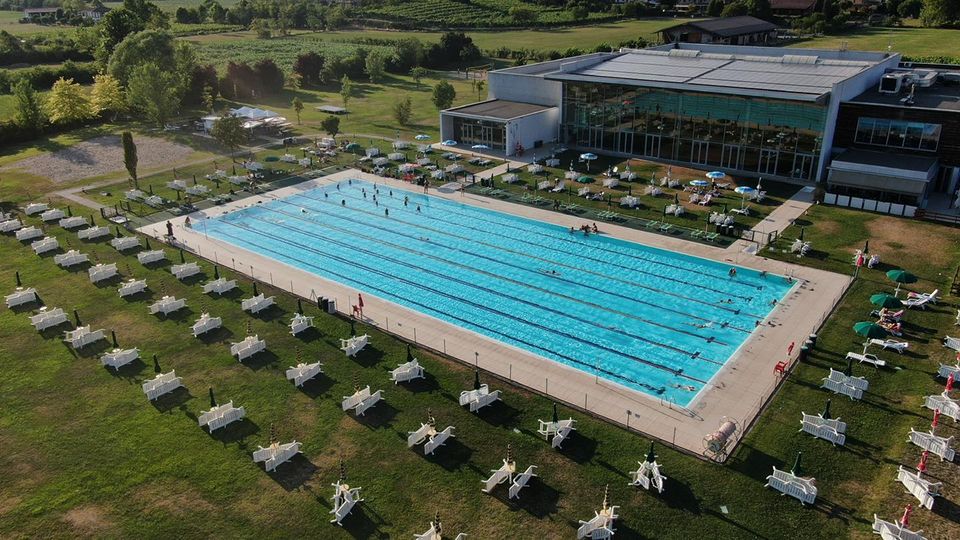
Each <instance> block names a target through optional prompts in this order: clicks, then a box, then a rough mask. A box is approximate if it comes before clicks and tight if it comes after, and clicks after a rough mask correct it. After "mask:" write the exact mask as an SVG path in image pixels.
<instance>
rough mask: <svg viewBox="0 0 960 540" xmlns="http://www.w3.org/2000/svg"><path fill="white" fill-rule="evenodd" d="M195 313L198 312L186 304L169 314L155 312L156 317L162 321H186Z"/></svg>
mask: <svg viewBox="0 0 960 540" xmlns="http://www.w3.org/2000/svg"><path fill="white" fill-rule="evenodd" d="M171 296H172V295H171ZM194 313H196V312H195V311H193V310H192V309H190V306H184V307H182V308H180V309H178V310H176V311H174V312H172V313H169V314H167V315H164V314H163V313H156V314H154V317H156V318H157V319H158V320H161V321H173V322H184V321H186V320H187V319H189V318H191V317H192V316H193V314H194Z"/></svg>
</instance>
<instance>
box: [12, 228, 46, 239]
mask: <svg viewBox="0 0 960 540" xmlns="http://www.w3.org/2000/svg"><path fill="white" fill-rule="evenodd" d="M15 236H16V237H17V240H19V241H21V242H26V241H28V240H33V239H34V238H40V237H42V236H43V231H41V230H40V229H39V228H38V227H35V226H33V225H31V226H29V227H24V228H22V229H20V230H18V231H17V232H16V234H15Z"/></svg>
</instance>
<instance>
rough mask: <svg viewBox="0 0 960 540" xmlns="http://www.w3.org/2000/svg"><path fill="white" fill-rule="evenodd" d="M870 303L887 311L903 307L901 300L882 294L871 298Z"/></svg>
mask: <svg viewBox="0 0 960 540" xmlns="http://www.w3.org/2000/svg"><path fill="white" fill-rule="evenodd" d="M870 303H871V304H873V305H875V306H877V307H882V308H887V309H896V308H899V307H903V302H901V301H900V299H899V298H897V297H896V296H893V295H890V294H887V293H880V294H875V295H873V296H871V297H870Z"/></svg>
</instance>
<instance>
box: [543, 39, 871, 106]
mask: <svg viewBox="0 0 960 540" xmlns="http://www.w3.org/2000/svg"><path fill="white" fill-rule="evenodd" d="M820 52H821V51H816V50H806V51H805V50H800V49H795V50H791V49H783V48H760V47H744V48H743V49H742V52H737V50H736V49H735V48H731V47H722V48H710V47H704V46H702V45H697V46H694V47H690V46H680V44H678V46H673V47H669V48H656V49H643V50H633V49H623V50H621V51H620V52H619V53H611V54H609V55H607V56H606V57H605V58H601V59H599V60H597V61H594V62H588V63H587V62H570V63H569V64H564V65H561V68H560V70H559V71H556V72H553V73H550V74H547V75H545V78H547V79H552V80H566V81H596V82H606V83H611V84H626V85H633V86H649V87H657V88H676V89H687V90H699V91H705V92H718V93H728V94H745V95H760V96H769V97H784V98H787V99H797V100H807V101H815V100H817V99H819V98H820V97H822V96H825V95H827V94H828V93H829V92H830V91H831V90H832V89H833V85H834V84H837V83H841V82H843V81H845V80H847V79H850V78H852V77H855V76H857V75H858V74H860V73H862V72H863V71H865V70H866V69H868V68H870V67H872V66H873V65H875V64H876V62H877V61H879V60H880V58H882V57H879V56H878V57H877V58H876V59H874V58H872V57H869V56H866V57H864V58H856V59H838V58H835V57H831V56H834V55H830V54H827V55H821V54H819V53H820ZM824 52H827V51H824Z"/></svg>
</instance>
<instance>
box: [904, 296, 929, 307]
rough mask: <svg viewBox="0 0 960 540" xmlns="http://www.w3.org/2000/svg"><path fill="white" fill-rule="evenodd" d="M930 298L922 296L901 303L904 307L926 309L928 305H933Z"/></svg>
mask: <svg viewBox="0 0 960 540" xmlns="http://www.w3.org/2000/svg"><path fill="white" fill-rule="evenodd" d="M935 303H936V302H934V300H933V297H932V296H922V297H920V298H908V299H906V300H904V301H903V305H904V307H908V308H915V307H916V308H920V309H927V305H928V304H935Z"/></svg>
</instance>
